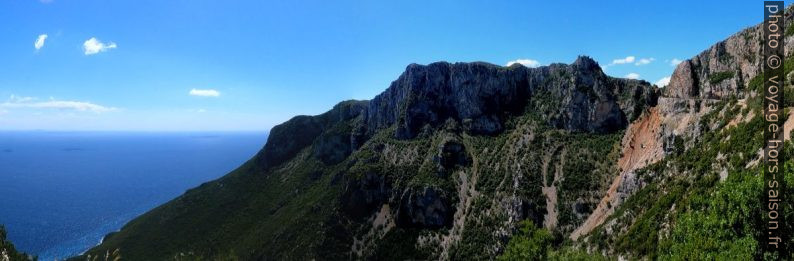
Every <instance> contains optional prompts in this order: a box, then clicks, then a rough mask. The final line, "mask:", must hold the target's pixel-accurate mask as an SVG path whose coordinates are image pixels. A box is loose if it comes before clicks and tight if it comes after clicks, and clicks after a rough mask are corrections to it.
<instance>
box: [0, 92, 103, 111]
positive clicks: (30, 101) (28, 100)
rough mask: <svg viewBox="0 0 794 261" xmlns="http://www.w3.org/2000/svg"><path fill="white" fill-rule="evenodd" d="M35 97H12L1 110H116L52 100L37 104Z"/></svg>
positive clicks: (83, 103) (79, 102) (89, 104)
mask: <svg viewBox="0 0 794 261" xmlns="http://www.w3.org/2000/svg"><path fill="white" fill-rule="evenodd" d="M36 100H37V99H36V98H34V97H20V96H15V95H11V97H10V98H9V99H8V101H6V102H4V103H0V108H8V109H14V108H33V109H59V110H76V111H91V112H96V113H100V112H108V111H113V110H116V108H113V107H105V106H102V105H98V104H93V103H90V102H81V101H61V100H55V99H50V100H49V101H43V102H37V101H36Z"/></svg>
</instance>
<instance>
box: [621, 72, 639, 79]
mask: <svg viewBox="0 0 794 261" xmlns="http://www.w3.org/2000/svg"><path fill="white" fill-rule="evenodd" d="M625 77H626V78H629V79H639V78H640V75H639V74H637V73H629V74H626V76H625Z"/></svg>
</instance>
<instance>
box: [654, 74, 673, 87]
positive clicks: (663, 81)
mask: <svg viewBox="0 0 794 261" xmlns="http://www.w3.org/2000/svg"><path fill="white" fill-rule="evenodd" d="M654 84H656V86H659V87H664V86H667V85H668V84H670V76H668V77H664V78H661V79H659V80H658V81H656V82H655V83H654Z"/></svg>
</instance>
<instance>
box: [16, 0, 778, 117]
mask: <svg viewBox="0 0 794 261" xmlns="http://www.w3.org/2000/svg"><path fill="white" fill-rule="evenodd" d="M549 2H552V1H543V2H541V1H333V2H332V1H263V0H256V1H213V2H209V1H195V0H183V1H160V0H154V1H149V0H136V1H93V0H84V1H66V0H47V1H38V0H9V1H2V2H0V35H2V41H0V130H125V131H138V130H142V131H208V130H267V129H269V128H270V127H272V126H273V125H275V124H278V123H280V122H283V121H285V120H287V119H289V118H291V117H292V116H294V115H299V114H309V115H313V114H319V113H322V112H324V111H326V110H328V109H330V108H331V107H332V106H333V105H334V104H336V103H337V102H339V101H342V100H347V99H370V98H372V97H373V96H375V95H376V94H378V93H380V92H381V91H383V90H384V89H385V88H386V87H388V85H389V83H390V82H391V81H393V80H394V79H396V78H397V76H399V74H400V73H401V72H402V71H403V70H404V69H405V67H406V66H407V65H408V64H410V63H420V64H427V63H431V62H434V61H450V62H471V61H485V62H490V63H494V64H500V65H505V64H507V63H508V62H510V61H515V60H526V61H524V62H525V63H526V64H531V65H534V64H539V65H546V64H549V63H553V62H564V63H570V62H572V61H573V60H574V59H575V58H576V56H577V55H580V54H584V55H589V56H591V57H593V58H594V59H596V60H597V61H598V62H599V63H600V64H601V65H602V66H606V69H605V71H606V72H607V74H609V75H612V76H617V77H627V76H629V75H631V76H636V77H638V78H640V79H645V80H647V81H649V82H652V83H654V82H657V81H659V80H660V79H662V78H664V77H667V76H669V75H670V74H671V73H672V71H673V69H674V67H673V66H672V65H671V63H672V61H674V59H678V60H683V59H686V58H689V57H692V56H694V55H696V54H697V53H699V52H701V51H702V50H704V49H706V48H708V47H709V46H710V45H712V44H713V43H715V42H717V41H719V40H722V39H724V38H726V37H727V36H729V35H731V34H733V33H735V32H737V31H739V30H741V29H743V28H745V27H747V26H751V25H754V24H756V23H759V22H761V18H762V15H763V11H762V9H761V5H762V2H761V1H713V2H708V3H707V2H705V1H678V2H676V1H655V2H652V3H639V2H640V1H609V2H608V3H600V2H596V1H578V2H577V3H576V4H573V2H572V1H561V2H559V3H556V2H555V3H549ZM45 34H46V38H44V37H43V36H42V35H45ZM40 38H44V39H42V40H43V41H39V39H40ZM37 43H38V44H37ZM631 57H633V58H631ZM643 59H644V60H643ZM645 62H648V63H647V64H646V63H645ZM610 64H611V65H610ZM607 65H609V66H607ZM634 74H636V75H634Z"/></svg>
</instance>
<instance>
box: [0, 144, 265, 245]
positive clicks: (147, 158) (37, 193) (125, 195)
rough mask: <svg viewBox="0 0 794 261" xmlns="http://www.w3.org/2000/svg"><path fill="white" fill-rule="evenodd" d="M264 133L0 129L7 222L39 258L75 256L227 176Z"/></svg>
mask: <svg viewBox="0 0 794 261" xmlns="http://www.w3.org/2000/svg"><path fill="white" fill-rule="evenodd" d="M266 139H267V133H266V132H264V131H262V132H179V133H177V132H167V133H155V132H46V131H5V132H0V224H2V225H4V226H5V227H6V230H7V231H8V237H9V239H10V240H11V241H12V242H13V243H14V244H15V245H16V246H17V248H19V249H20V250H22V251H25V252H27V253H30V254H35V255H38V256H39V260H53V259H56V258H58V259H62V258H64V257H69V256H74V255H76V254H79V253H81V252H83V251H85V250H86V249H88V248H90V247H92V246H94V245H96V244H97V243H99V241H100V240H101V238H102V237H103V236H104V235H105V234H107V233H109V232H112V231H116V230H118V229H120V228H121V226H123V225H124V224H125V223H126V222H128V221H129V220H131V219H132V218H134V217H136V216H138V215H140V214H143V213H144V212H146V211H148V210H150V209H152V208H154V207H156V206H158V205H160V204H162V203H165V202H167V201H168V200H171V199H173V198H174V197H176V196H179V195H181V194H182V193H184V192H185V190H187V189H189V188H192V187H195V186H198V185H200V184H201V183H203V182H207V181H210V180H213V179H216V178H219V177H221V176H223V175H224V174H226V173H228V172H229V171H231V170H233V169H234V168H236V167H238V166H240V165H241V164H242V163H244V162H245V161H246V160H248V159H250V158H251V157H252V156H253V155H254V154H256V152H257V151H258V150H259V149H260V148H262V146H263V145H264V143H265V141H266Z"/></svg>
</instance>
